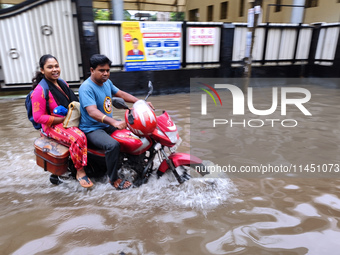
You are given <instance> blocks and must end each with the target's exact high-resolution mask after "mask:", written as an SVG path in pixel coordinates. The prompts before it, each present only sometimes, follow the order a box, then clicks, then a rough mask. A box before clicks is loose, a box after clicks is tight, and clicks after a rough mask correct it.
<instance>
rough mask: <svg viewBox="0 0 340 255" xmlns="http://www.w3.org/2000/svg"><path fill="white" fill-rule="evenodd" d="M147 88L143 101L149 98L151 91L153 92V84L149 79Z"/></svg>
mask: <svg viewBox="0 0 340 255" xmlns="http://www.w3.org/2000/svg"><path fill="white" fill-rule="evenodd" d="M148 88H149V92H148V94H147V95H146V97H145V99H144V100H145V101H146V100H147V99H148V98H149V96H150V95H151V94H152V92H153V86H152V82H151V81H149V84H148Z"/></svg>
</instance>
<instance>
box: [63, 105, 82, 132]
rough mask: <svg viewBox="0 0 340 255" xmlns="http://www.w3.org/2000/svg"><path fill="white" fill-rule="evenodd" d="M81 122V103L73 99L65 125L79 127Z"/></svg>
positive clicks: (66, 126) (65, 126)
mask: <svg viewBox="0 0 340 255" xmlns="http://www.w3.org/2000/svg"><path fill="white" fill-rule="evenodd" d="M79 122H80V103H79V102H76V101H73V102H71V103H70V104H69V105H68V112H67V115H66V117H65V119H64V121H63V127H64V128H69V127H78V126H79Z"/></svg>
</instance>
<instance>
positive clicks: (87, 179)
mask: <svg viewBox="0 0 340 255" xmlns="http://www.w3.org/2000/svg"><path fill="white" fill-rule="evenodd" d="M77 180H78V181H79V184H80V185H81V186H82V187H83V188H87V189H88V188H91V187H92V186H93V183H92V181H91V180H90V178H89V177H87V176H86V175H84V176H83V177H79V178H78V179H77ZM81 181H85V182H86V183H87V184H82V182H81Z"/></svg>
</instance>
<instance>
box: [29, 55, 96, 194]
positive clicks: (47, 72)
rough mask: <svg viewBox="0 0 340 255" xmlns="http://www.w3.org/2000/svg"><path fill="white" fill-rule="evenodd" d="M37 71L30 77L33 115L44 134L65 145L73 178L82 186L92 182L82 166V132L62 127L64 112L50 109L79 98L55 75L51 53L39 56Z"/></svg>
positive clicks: (84, 159)
mask: <svg viewBox="0 0 340 255" xmlns="http://www.w3.org/2000/svg"><path fill="white" fill-rule="evenodd" d="M39 66H40V71H38V72H37V73H36V75H35V77H34V78H33V79H32V82H33V89H34V92H33V93H32V98H31V99H32V106H33V119H34V121H35V122H37V123H40V124H41V125H42V129H43V131H44V132H45V133H46V134H47V136H48V137H50V138H52V139H55V140H57V141H60V142H62V143H63V144H65V145H68V146H69V151H70V156H71V159H72V161H73V163H74V166H75V168H76V169H77V174H76V178H77V180H78V181H79V183H80V185H81V186H82V187H84V188H90V187H92V186H93V183H92V181H91V180H90V179H89V178H88V177H87V176H86V173H85V170H84V166H86V165H87V140H86V136H85V135H84V133H83V132H82V131H80V130H79V129H78V128H77V127H70V128H67V129H66V128H64V127H63V121H64V118H65V117H64V116H60V115H55V114H54V113H53V109H54V108H56V107H57V106H59V105H62V106H64V107H65V108H67V107H68V105H69V103H71V102H72V101H77V102H78V101H79V100H78V98H77V96H76V95H75V94H74V92H73V91H72V90H71V89H70V88H69V86H68V84H67V83H66V82H65V81H62V80H61V79H59V76H60V67H59V63H58V60H57V59H56V58H55V57H54V56H52V55H49V54H47V55H43V56H42V57H41V58H40V60H39ZM43 79H44V80H45V81H46V82H47V84H48V87H49V113H48V112H47V110H46V100H45V98H44V91H43V88H42V87H41V86H40V85H39V83H40V82H41V81H42V80H43Z"/></svg>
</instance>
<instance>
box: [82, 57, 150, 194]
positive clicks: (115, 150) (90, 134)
mask: <svg viewBox="0 0 340 255" xmlns="http://www.w3.org/2000/svg"><path fill="white" fill-rule="evenodd" d="M110 66H111V61H110V60H109V59H108V58H107V57H106V56H104V55H100V54H95V55H93V56H92V57H91V58H90V71H91V76H90V77H89V78H88V79H87V80H85V81H84V82H83V83H82V85H81V86H80V88H79V101H80V105H81V108H80V109H81V119H80V124H79V128H80V129H81V130H82V131H83V132H84V133H85V135H86V137H87V141H88V144H89V145H93V146H95V147H97V148H98V149H101V150H104V151H105V161H106V166H107V174H108V177H109V180H110V183H111V184H112V185H113V186H114V187H115V188H116V189H127V188H129V187H131V186H132V183H131V182H129V181H126V180H122V179H119V178H118V174H117V171H118V156H119V151H120V145H119V142H118V141H116V140H115V139H113V138H112V137H111V136H110V135H111V134H112V133H113V132H114V131H115V130H117V129H124V128H126V123H125V121H119V120H115V119H113V118H112V116H113V114H112V112H113V111H112V99H111V98H112V97H113V96H115V97H120V98H122V99H124V101H126V102H129V103H135V102H137V101H138V100H139V99H138V98H136V97H134V96H132V95H131V94H129V93H127V92H124V91H122V90H120V89H118V88H117V87H116V86H114V85H113V84H112V82H111V81H110V80H109V76H110ZM148 105H149V106H150V107H151V108H152V109H154V107H153V106H152V104H151V103H150V102H148Z"/></svg>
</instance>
